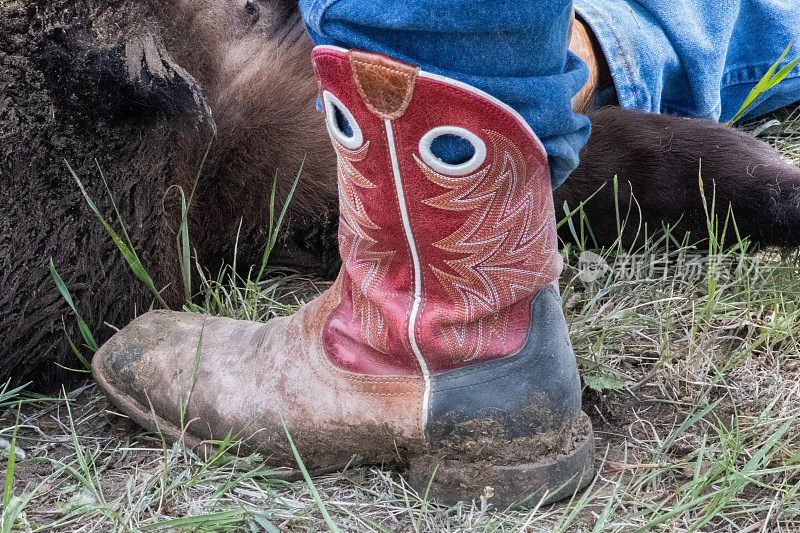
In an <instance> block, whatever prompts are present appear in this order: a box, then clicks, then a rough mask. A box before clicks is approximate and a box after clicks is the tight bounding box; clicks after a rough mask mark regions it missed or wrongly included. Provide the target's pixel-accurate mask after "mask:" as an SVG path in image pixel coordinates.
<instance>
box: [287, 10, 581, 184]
mask: <svg viewBox="0 0 800 533" xmlns="http://www.w3.org/2000/svg"><path fill="white" fill-rule="evenodd" d="M571 8H572V2H571V0H548V1H546V2H544V1H532V0H409V1H402V2H398V1H396V0H370V1H364V0H300V9H301V10H302V13H303V20H304V21H305V24H306V27H307V28H308V30H309V32H310V33H311V37H312V38H313V39H314V42H316V43H317V44H331V45H336V46H342V47H344V48H358V49H361V50H366V51H368V52H379V53H384V54H386V55H389V56H391V57H393V58H395V59H399V60H401V61H406V62H408V63H412V64H414V65H417V66H419V67H420V68H422V69H423V70H427V71H429V72H433V73H436V74H441V75H444V76H448V77H451V78H455V79H457V80H460V81H463V82H465V83H468V84H470V85H473V86H475V87H478V88H479V89H482V90H484V91H486V92H487V93H489V94H491V95H493V96H495V97H496V98H499V99H500V100H502V101H503V102H505V103H507V104H508V105H510V106H511V107H513V108H514V109H516V110H517V111H518V112H519V113H520V114H521V115H522V116H523V117H524V118H525V119H526V120H527V121H528V123H529V124H530V125H531V127H532V128H533V131H535V132H536V134H537V136H538V137H539V139H540V140H541V141H542V143H543V144H544V146H545V149H546V150H547V154H548V156H549V161H550V172H551V179H552V183H553V186H554V187H556V186H558V185H560V184H561V182H563V181H564V180H565V179H566V177H567V176H568V175H569V173H570V172H571V171H572V169H574V168H575V167H576V166H577V164H578V152H579V150H580V149H581V147H582V146H583V144H584V143H585V142H586V139H587V138H588V137H589V129H590V126H589V121H588V119H587V118H586V117H584V116H582V115H576V114H573V113H572V107H571V104H570V99H571V98H572V96H573V95H574V94H575V93H577V92H578V91H579V90H580V88H581V87H582V86H583V84H584V83H585V81H586V79H587V69H586V66H585V65H584V64H583V63H582V62H581V61H580V60H579V59H578V58H577V57H576V56H574V55H573V54H572V53H569V52H568V51H567V49H566V42H567V31H568V29H569V22H570V15H571ZM450 149H451V150H453V151H456V152H457V150H458V146H457V145H454V146H452V147H450ZM459 157H460V155H459V154H458V153H454V154H451V158H452V159H454V160H457V159H458V158H459Z"/></svg>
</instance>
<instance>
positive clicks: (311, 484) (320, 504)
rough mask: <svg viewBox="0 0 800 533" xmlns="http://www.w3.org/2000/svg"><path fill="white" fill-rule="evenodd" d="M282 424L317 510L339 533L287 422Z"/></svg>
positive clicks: (283, 421) (330, 527)
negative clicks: (296, 445) (295, 443)
mask: <svg viewBox="0 0 800 533" xmlns="http://www.w3.org/2000/svg"><path fill="white" fill-rule="evenodd" d="M281 422H282V423H283V431H284V432H286V438H287V439H288V440H289V446H291V448H292V454H294V460H295V461H297V465H298V466H299V467H300V472H302V473H303V479H305V481H306V485H308V490H310V491H311V495H312V496H313V497H314V502H316V504H317V508H318V509H319V512H320V513H322V518H324V519H325V523H326V524H327V525H328V528H329V529H330V530H331V531H333V533H339V528H338V527H336V524H335V523H334V522H333V519H331V515H329V514H328V510H327V509H326V508H325V504H324V503H323V501H322V498H321V497H320V495H319V492H318V491H317V487H315V486H314V482H313V481H311V476H310V475H309V474H308V470H306V465H305V464H304V463H303V460H302V459H301V458H300V453H299V452H298V451H297V447H295V445H294V441H293V440H292V436H291V435H289V428H287V427H286V421H285V420H283V417H281Z"/></svg>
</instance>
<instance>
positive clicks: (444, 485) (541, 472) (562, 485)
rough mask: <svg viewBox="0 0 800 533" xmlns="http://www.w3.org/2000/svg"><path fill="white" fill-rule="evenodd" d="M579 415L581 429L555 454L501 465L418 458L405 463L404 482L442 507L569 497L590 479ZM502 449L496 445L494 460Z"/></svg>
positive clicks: (587, 430) (587, 442) (586, 432)
mask: <svg viewBox="0 0 800 533" xmlns="http://www.w3.org/2000/svg"><path fill="white" fill-rule="evenodd" d="M581 414H582V420H581V421H580V422H579V424H580V425H582V426H583V428H582V430H581V431H579V432H577V435H575V436H574V437H573V438H572V441H571V443H570V445H569V446H568V448H567V449H566V450H563V451H561V452H559V453H557V452H552V453H550V454H548V455H545V456H543V457H541V458H539V459H538V460H537V461H530V457H525V458H520V459H526V460H521V461H520V462H519V463H517V462H515V461H513V459H514V458H513V457H511V458H510V459H511V461H509V460H508V459H507V460H506V462H505V464H504V463H503V462H502V461H494V460H478V461H463V460H458V459H442V458H441V457H437V456H433V455H423V456H418V457H414V458H412V459H411V460H410V464H409V473H408V478H407V479H408V481H409V484H410V485H411V486H412V487H413V488H414V489H415V490H416V491H417V493H418V494H420V495H427V497H428V498H430V499H432V500H436V501H438V502H440V503H443V504H446V505H454V504H456V503H458V502H460V501H471V500H479V499H481V498H486V499H487V500H488V503H489V504H492V505H495V506H496V507H498V508H507V507H510V506H519V507H535V506H537V505H544V504H549V503H553V502H557V501H559V500H563V499H566V498H570V497H572V496H573V495H575V494H576V493H578V492H579V491H580V490H581V489H583V488H585V487H586V486H587V485H588V484H589V483H591V481H592V479H593V478H594V435H593V432H592V426H591V423H590V422H589V418H588V417H587V416H586V414H584V413H581ZM507 446H508V445H507V444H505V443H498V446H497V452H498V453H497V455H498V456H499V457H503V456H505V454H504V453H503V451H504V447H507ZM512 453H519V452H518V451H515V452H512Z"/></svg>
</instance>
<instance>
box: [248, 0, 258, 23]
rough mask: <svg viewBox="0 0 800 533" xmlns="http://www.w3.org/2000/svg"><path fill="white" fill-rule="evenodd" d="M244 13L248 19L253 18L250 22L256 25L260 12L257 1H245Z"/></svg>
mask: <svg viewBox="0 0 800 533" xmlns="http://www.w3.org/2000/svg"><path fill="white" fill-rule="evenodd" d="M244 12H245V14H246V15H247V16H248V17H251V20H250V22H251V23H255V22H256V21H257V20H258V16H259V12H258V5H257V4H256V1H255V0H245V3H244Z"/></svg>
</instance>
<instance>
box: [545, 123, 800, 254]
mask: <svg viewBox="0 0 800 533" xmlns="http://www.w3.org/2000/svg"><path fill="white" fill-rule="evenodd" d="M590 118H591V119H592V125H593V128H592V135H591V137H590V138H589V142H588V143H586V146H584V148H583V150H582V151H581V164H580V165H579V166H578V168H577V169H576V170H575V171H574V172H573V173H572V175H571V176H570V177H569V179H568V180H567V181H566V182H565V183H564V185H562V186H561V187H559V188H558V189H556V191H554V195H553V196H554V202H555V205H556V212H557V213H558V214H563V213H564V210H563V209H562V206H563V204H564V202H565V201H566V202H567V204H568V205H569V206H571V207H570V209H574V208H575V207H578V205H579V204H580V203H581V202H582V201H583V200H585V199H586V198H588V197H589V196H591V195H592V193H594V192H595V191H597V190H598V188H599V187H600V186H601V185H602V184H603V183H604V182H605V184H606V185H605V187H603V189H602V190H601V191H600V192H599V193H598V194H597V195H596V196H595V197H594V198H592V200H590V201H589V202H588V203H587V204H586V206H585V209H584V211H585V213H586V215H587V218H588V220H589V223H590V225H591V230H592V232H593V234H594V236H595V237H596V239H597V244H599V245H601V246H602V245H609V244H611V243H612V242H613V241H614V240H615V239H616V238H617V220H616V212H615V205H614V201H615V200H614V184H613V180H614V176H617V182H618V188H619V192H618V196H617V197H618V201H619V211H620V213H621V218H622V217H624V216H625V214H626V213H628V212H630V213H631V216H630V217H629V219H628V221H627V224H626V226H625V231H624V232H623V243H624V244H625V246H626V247H628V246H631V245H632V244H634V242H636V241H637V239H638V241H639V242H641V240H642V238H643V237H644V234H645V231H646V230H647V231H648V232H649V233H650V234H652V233H653V232H654V231H659V230H661V229H662V227H663V225H670V226H672V227H674V228H675V233H676V235H677V236H678V238H681V237H682V235H681V233H684V232H690V233H691V236H692V238H693V240H694V241H699V240H702V239H705V238H707V236H708V230H707V223H706V220H707V217H706V212H705V210H704V207H703V203H702V196H701V191H700V183H699V181H700V180H699V178H700V177H701V176H702V180H703V188H704V192H705V196H706V201H707V203H708V206H709V209H710V208H711V203H712V199H713V197H714V195H716V213H717V216H718V217H719V219H720V221H721V222H724V220H725V217H726V215H727V210H728V206H729V205H730V206H731V208H732V212H733V215H734V219H735V221H736V226H737V227H738V229H739V231H740V232H741V234H742V236H746V235H748V236H750V237H751V239H752V241H753V242H757V243H761V244H766V245H791V246H796V245H798V244H800V169H798V168H795V167H793V166H790V165H787V164H786V163H785V162H784V161H783V160H781V157H780V155H779V154H778V153H777V152H776V151H775V150H774V149H773V148H772V147H771V146H769V145H768V144H766V143H764V142H762V141H759V140H757V139H754V138H753V137H752V136H750V135H747V134H745V133H743V132H741V131H739V130H736V129H734V128H731V127H730V126H727V125H725V124H719V123H717V122H714V121H711V120H701V119H686V118H680V117H675V116H669V115H652V114H645V113H639V112H636V111H628V110H623V109H619V108H606V109H601V110H599V111H596V112H594V113H592V114H591V115H590ZM631 193H632V195H631ZM632 204H633V205H632ZM637 204H638V205H637ZM640 210H641V217H640ZM574 220H575V222H576V223H577V222H578V217H575V219H574ZM729 228H731V229H730V231H731V232H732V231H733V230H732V226H731V225H729ZM561 237H562V238H563V239H566V240H571V239H572V235H571V233H570V232H569V229H568V227H567V225H566V224H565V225H563V226H562V232H561ZM588 242H589V243H590V244H593V243H592V241H591V240H589V241H588Z"/></svg>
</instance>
